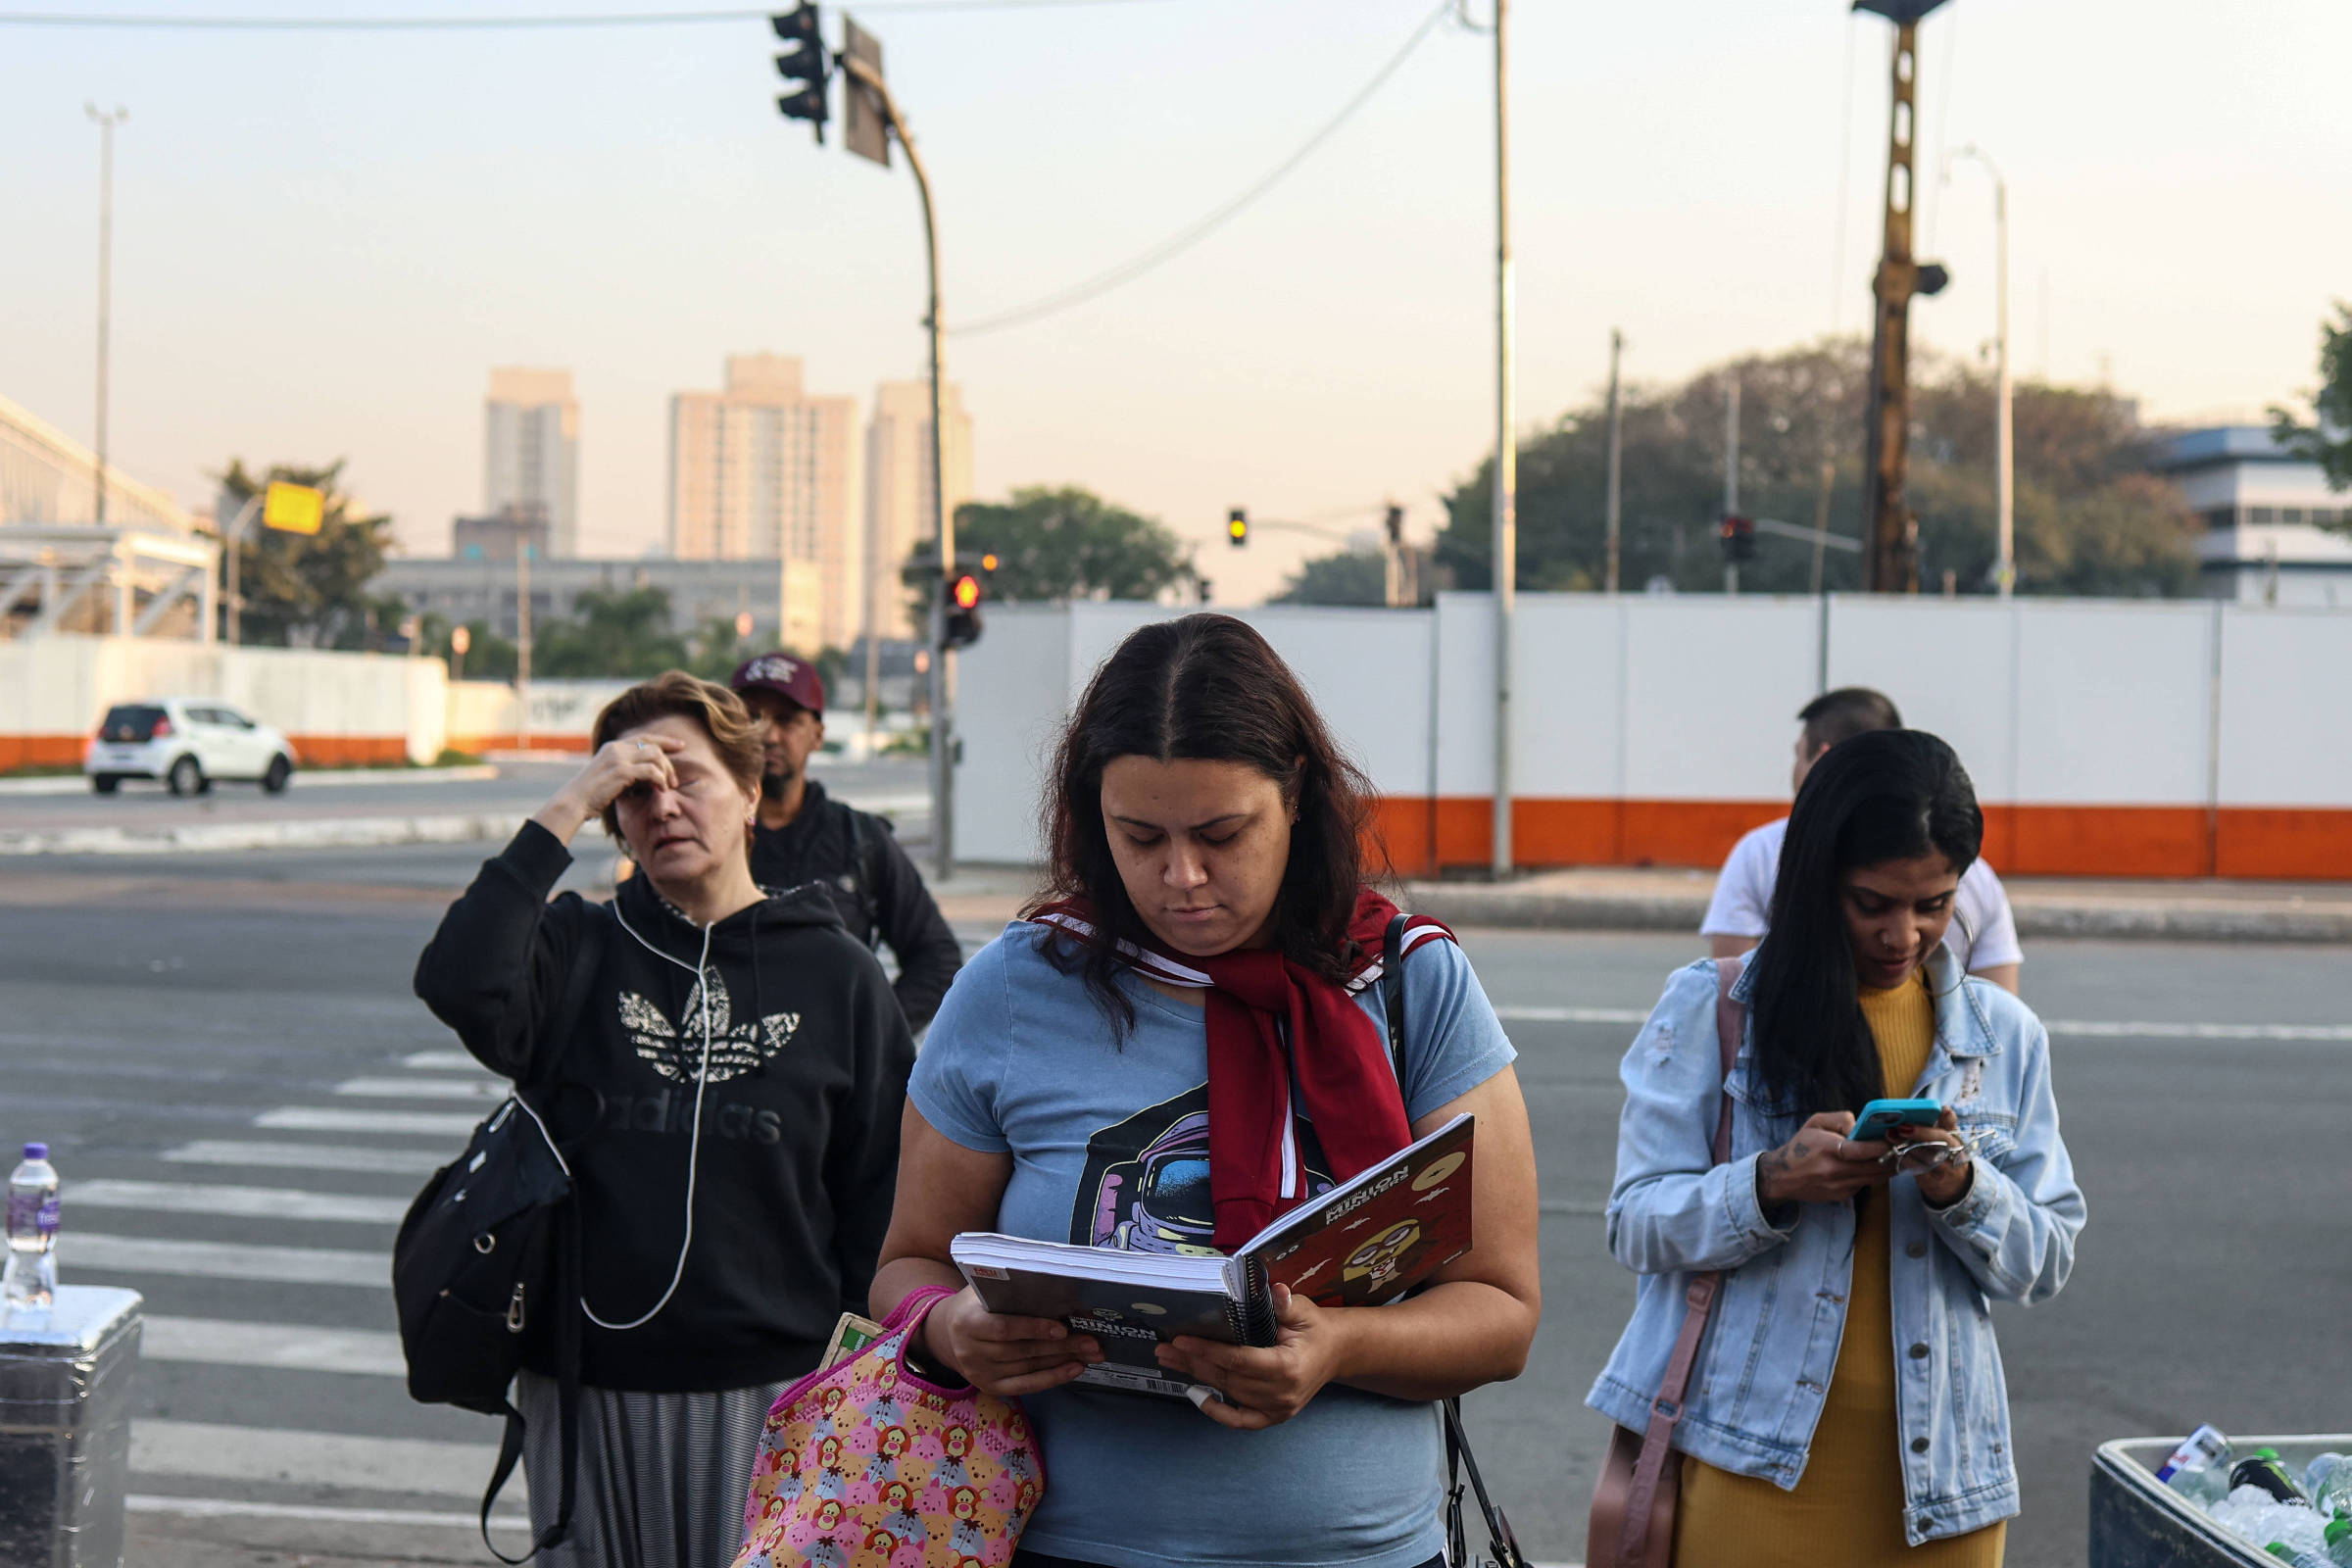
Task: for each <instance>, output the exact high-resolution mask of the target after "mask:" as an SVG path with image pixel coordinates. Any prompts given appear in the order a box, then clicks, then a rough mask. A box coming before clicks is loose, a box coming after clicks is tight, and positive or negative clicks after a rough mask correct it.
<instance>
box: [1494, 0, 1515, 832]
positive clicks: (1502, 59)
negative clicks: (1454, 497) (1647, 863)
mask: <svg viewBox="0 0 2352 1568" xmlns="http://www.w3.org/2000/svg"><path fill="white" fill-rule="evenodd" d="M1510 19H1511V6H1510V0H1495V537H1494V541H1493V558H1494V569H1495V826H1494V862H1493V865H1492V870H1493V872H1494V874H1495V876H1496V877H1497V878H1501V877H1507V876H1509V875H1510V874H1511V868H1512V863H1513V857H1512V852H1511V800H1512V795H1511V619H1512V613H1513V611H1514V610H1515V609H1516V601H1517V599H1518V590H1519V582H1518V578H1519V494H1518V492H1519V449H1518V448H1519V443H1518V436H1517V433H1516V432H1515V431H1514V430H1513V428H1512V426H1513V424H1514V422H1515V421H1516V415H1515V414H1514V413H1513V411H1512V401H1513V398H1514V396H1515V394H1516V391H1517V388H1516V385H1515V382H1514V379H1513V377H1514V373H1515V371H1514V367H1513V365H1512V362H1511V307H1512V298H1511V286H1512V280H1511V114H1510V108H1511V100H1510V71H1509V67H1510V46H1509V39H1510Z"/></svg>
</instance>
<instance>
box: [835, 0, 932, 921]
mask: <svg viewBox="0 0 2352 1568" xmlns="http://www.w3.org/2000/svg"><path fill="white" fill-rule="evenodd" d="M838 62H839V64H840V66H841V70H842V73H843V74H844V75H846V76H848V77H849V79H850V88H849V93H848V103H847V106H846V107H847V116H846V127H845V130H844V137H845V139H846V141H847V142H848V144H849V148H850V150H851V151H852V152H855V153H859V154H861V155H863V156H865V157H868V158H872V159H873V161H874V162H876V163H879V164H883V165H885V166H887V165H888V163H889V161H890V146H889V143H888V142H887V141H885V140H883V139H882V138H881V137H880V135H879V134H878V132H879V130H880V129H882V128H887V129H888V131H889V132H890V134H891V135H893V136H896V137H897V138H898V143H899V146H900V147H901V148H903V149H904V150H905V151H906V154H907V168H909V169H911V170H913V171H914V189H915V194H916V195H917V196H919V197H920V198H921V199H922V206H923V259H924V266H925V270H926V276H927V280H928V283H929V286H930V309H929V311H928V312H927V314H926V315H925V316H924V319H923V328H924V331H925V332H926V333H927V335H928V336H929V339H930V350H931V514H932V516H933V517H934V518H936V519H937V521H938V527H939V533H938V539H939V581H938V582H937V583H936V584H935V585H934V586H933V588H932V591H931V593H930V595H929V598H930V601H931V610H930V616H929V630H930V644H931V848H932V874H933V875H934V876H935V877H937V878H938V879H939V880H940V881H943V882H944V881H946V880H947V879H948V878H949V877H950V876H952V875H954V873H955V869H956V651H955V650H954V649H952V648H950V647H949V646H948V645H947V606H948V593H949V590H950V589H951V588H952V587H953V586H954V584H955V581H956V518H955V517H954V515H951V514H950V512H949V510H948V504H947V471H948V466H947V438H946V431H947V421H946V419H945V417H944V416H945V414H946V410H945V408H944V407H943V406H942V404H943V396H942V387H943V385H944V382H943V380H942V375H943V372H942V370H941V368H940V319H941V318H940V314H939V225H938V222H937V220H936V217H935V215H934V213H933V211H932V205H931V177H930V175H929V174H928V173H926V172H924V169H923V159H922V154H921V153H919V152H917V151H916V150H915V145H914V138H913V137H911V136H909V135H907V120H906V117H905V116H903V115H902V114H900V113H899V106H898V102H897V100H895V99H893V98H892V97H891V95H890V88H889V87H888V86H886V85H885V84H884V82H883V80H882V46H881V45H880V44H879V43H878V42H876V41H875V40H874V39H873V38H872V37H871V36H869V35H868V34H866V33H865V32H863V31H861V30H860V29H859V28H858V25H857V24H856V23H854V22H849V21H848V20H847V19H846V18H845V19H844V36H843V39H842V47H841V53H840V55H839V56H838ZM868 113H870V114H872V115H874V116H878V117H879V121H880V123H879V125H877V126H875V127H873V129H872V130H871V131H862V130H861V126H862V125H863V117H864V116H865V115H866V114H868ZM873 149H878V151H879V154H880V156H876V153H875V151H874V150H873ZM866 666H867V668H868V669H871V668H872V667H873V656H872V655H871V654H870V653H869V654H868V655H867V660H866ZM869 685H870V683H869Z"/></svg>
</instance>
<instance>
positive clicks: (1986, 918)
mask: <svg viewBox="0 0 2352 1568" xmlns="http://www.w3.org/2000/svg"><path fill="white" fill-rule="evenodd" d="M1796 716H1797V718H1798V719H1799V720H1800V721H1801V722H1802V723H1803V725H1804V728H1803V729H1801V730H1799V731H1798V732H1797V737H1796V766H1795V768H1794V769H1793V770H1792V772H1791V775H1790V778H1791V783H1790V788H1791V789H1798V788H1802V787H1803V785H1804V782H1805V775H1806V774H1807V773H1810V772H1811V771H1812V770H1813V764H1814V763H1815V762H1818V761H1820V760H1821V758H1822V754H1823V753H1825V752H1827V751H1828V750H1829V749H1830V748H1831V747H1833V746H1835V745H1837V744H1838V742H1839V741H1842V740H1849V739H1851V738H1852V737H1854V736H1856V735H1863V734H1867V733H1869V732H1870V731H1871V730H1874V729H1901V728H1902V727H1903V717H1902V714H1900V713H1898V712H1897V711H1895V707H1894V704H1893V703H1892V702H1891V701H1889V700H1888V699H1887V697H1886V695H1885V694H1883V693H1880V692H1875V691H1872V690H1871V689H1870V688H1869V687H1867V686H1844V687H1840V688H1838V690H1837V691H1834V692H1824V693H1823V694H1822V695H1821V696H1819V697H1816V698H1814V699H1813V700H1812V701H1811V702H1809V703H1807V704H1806V705H1805V706H1804V708H1803V710H1802V711H1799V712H1798V713H1797V715H1796ZM1788 836H1789V819H1788V818H1787V817H1785V816H1784V817H1782V818H1781V819H1780V820H1779V821H1777V822H1767V823H1765V824H1764V825H1763V826H1762V827H1760V828H1757V829H1756V830H1755V831H1753V832H1751V833H1749V834H1748V835H1747V836H1746V837H1744V838H1742V839H1741V840H1740V842H1739V843H1738V844H1736V845H1734V846H1733V847H1732V854H1731V858H1729V859H1727V860H1725V861H1724V862H1723V872H1722V874H1721V875H1720V876H1718V877H1717V878H1716V879H1715V897H1714V899H1713V900H1712V901H1710V902H1709V903H1708V905H1707V917H1706V919H1705V920H1704V921H1703V922H1702V923H1701V924H1700V925H1699V928H1698V934H1699V935H1700V936H1703V937H1705V938H1706V939H1707V946H1708V949H1709V951H1710V952H1712V953H1713V955H1714V956H1716V957H1718V958H1735V957H1738V956H1740V954H1742V953H1745V952H1747V951H1748V950H1749V949H1750V948H1753V947H1754V946H1755V945H1756V943H1757V942H1758V941H1760V940H1762V938H1763V936H1764V933H1765V931H1766V929H1767V928H1768V927H1769V926H1770V925H1771V915H1772V885H1773V883H1774V881H1775V880H1776V879H1777V878H1778V877H1779V874H1780V867H1781V841H1782V840H1783V839H1785V838H1787V837H1788ZM1943 942H1944V946H1945V947H1948V948H1950V949H1951V950H1952V953H1953V955H1954V956H1956V957H1958V958H1959V959H1960V961H1961V963H1962V964H1964V965H1966V966H1967V969H1968V972H1969V973H1970V974H1973V975H1976V976H1978V977H1979V978H1981V979H1985V980H1989V981H1991V982H1992V983H1993V984H1994V985H1997V986H2001V987H2004V988H2005V989H2007V990H2009V991H2015V990H2016V989H2017V976H2018V970H2019V967H2020V966H2021V965H2022V964H2023V963H2024V962H2025V953H2024V951H2023V950H2022V949H2020V948H2019V947H2018V945H2017V918H2016V916H2014V915H2013V914H2011V913H2010V912H2009V896H2008V894H2006V893H2004V892H2003V891H2001V879H2000V878H1999V877H1997V876H1995V875H1993V872H1992V867H1991V866H1989V865H1986V864H1985V861H1984V860H1983V859H1982V858H1980V859H1978V861H1977V862H1976V863H1975V864H1974V865H1972V866H1970V867H1969V868H1968V873H1967V875H1965V876H1963V877H1961V879H1960V891H1959V892H1958V894H1956V895H1955V896H1954V898H1953V900H1952V924H1951V928H1950V929H1949V930H1948V931H1946V932H1945V933H1944V938H1943Z"/></svg>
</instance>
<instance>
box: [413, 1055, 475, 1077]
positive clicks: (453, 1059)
mask: <svg viewBox="0 0 2352 1568" xmlns="http://www.w3.org/2000/svg"><path fill="white" fill-rule="evenodd" d="M400 1064H401V1065H402V1066H403V1067H407V1068H409V1069H410V1070H412V1071H414V1072H479V1071H481V1069H482V1064H481V1063H480V1062H478V1061H476V1060H474V1059H473V1054H472V1053H471V1052H469V1051H412V1052H410V1053H409V1054H407V1055H405V1056H403V1057H401V1058H400Z"/></svg>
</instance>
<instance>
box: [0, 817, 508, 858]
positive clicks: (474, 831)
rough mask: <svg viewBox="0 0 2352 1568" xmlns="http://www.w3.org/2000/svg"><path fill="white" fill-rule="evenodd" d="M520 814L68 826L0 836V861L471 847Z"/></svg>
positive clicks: (502, 832)
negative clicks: (405, 846) (27, 857)
mask: <svg viewBox="0 0 2352 1568" xmlns="http://www.w3.org/2000/svg"><path fill="white" fill-rule="evenodd" d="M528 814H529V813H528V812H526V811H521V810H515V809H509V810H504V811H468V812H451V813H447V814H443V815H437V816H322V817H312V818H307V819H298V820H293V821H279V822H187V823H180V824H177V825H172V826H154V827H69V828H58V829H56V830H54V831H50V832H41V831H37V830H36V831H33V832H25V833H0V856H25V855H176V854H186V853H191V852H197V851H213V852H219V851H222V850H333V849H371V848H374V847H377V846H380V845H392V844H474V843H479V842H481V841H482V840H485V839H501V840H503V839H506V838H509V837H512V836H513V834H514V832H515V828H516V827H518V826H519V825H521V822H522V819H523V817H525V816H527V815H528Z"/></svg>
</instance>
